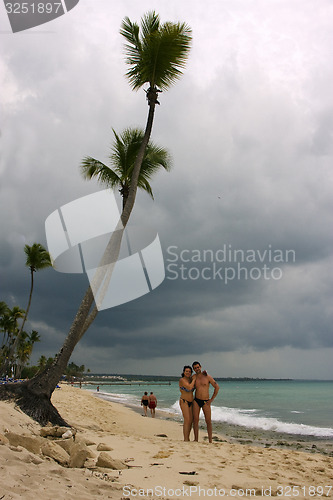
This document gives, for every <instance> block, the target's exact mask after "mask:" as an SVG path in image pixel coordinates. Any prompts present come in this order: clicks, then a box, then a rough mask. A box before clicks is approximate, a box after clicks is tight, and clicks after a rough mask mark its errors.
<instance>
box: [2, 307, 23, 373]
mask: <svg viewBox="0 0 333 500" xmlns="http://www.w3.org/2000/svg"><path fill="white" fill-rule="evenodd" d="M24 314H25V311H24V310H23V309H20V308H19V307H18V306H14V307H13V308H12V309H10V308H9V307H8V306H7V305H6V304H5V303H4V302H2V303H1V314H0V330H1V331H2V332H3V341H2V346H1V352H0V375H1V376H2V375H11V365H12V363H13V361H14V359H15V350H16V346H17V344H18V341H19V338H20V333H19V328H18V320H19V319H21V318H23V317H24Z"/></svg>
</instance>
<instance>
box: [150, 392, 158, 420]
mask: <svg viewBox="0 0 333 500" xmlns="http://www.w3.org/2000/svg"><path fill="white" fill-rule="evenodd" d="M148 406H149V408H150V413H151V416H152V418H155V408H156V406H157V398H156V396H155V394H154V393H153V392H151V393H150V395H149V396H148Z"/></svg>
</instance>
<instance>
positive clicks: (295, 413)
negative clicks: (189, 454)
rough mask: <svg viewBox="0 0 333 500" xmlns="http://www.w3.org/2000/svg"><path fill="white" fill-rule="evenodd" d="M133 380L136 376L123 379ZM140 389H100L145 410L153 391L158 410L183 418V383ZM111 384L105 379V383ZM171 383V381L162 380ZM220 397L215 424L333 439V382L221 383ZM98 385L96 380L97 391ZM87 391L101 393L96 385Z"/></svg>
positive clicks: (111, 397) (151, 383)
mask: <svg viewBox="0 0 333 500" xmlns="http://www.w3.org/2000/svg"><path fill="white" fill-rule="evenodd" d="M122 377H124V379H126V380H127V381H131V380H132V381H133V377H131V376H126V375H123V376H122ZM137 378H138V377H135V379H136V380H135V381H133V383H134V385H123V384H121V385H100V395H101V396H103V397H104V398H106V399H109V400H111V401H117V402H120V403H123V404H127V405H132V406H138V407H139V406H140V401H141V396H142V394H143V392H144V391H147V392H148V393H149V392H150V391H153V392H154V394H155V395H156V396H157V399H158V409H159V410H162V411H167V412H171V413H173V414H174V415H175V417H177V416H181V412H180V408H179V403H178V400H179V388H178V382H176V381H172V382H170V385H154V384H158V383H159V380H158V379H157V378H156V379H155V380H152V379H151V377H150V378H149V380H146V381H145V377H144V376H142V377H141V381H140V384H141V385H137V384H138V383H139V382H138V380H137ZM107 380H108V379H105V378H104V379H102V378H101V379H100V380H99V382H100V383H101V384H102V383H103V384H105V383H106V382H107ZM160 382H161V383H163V384H165V383H166V381H165V379H163V380H160ZM218 383H219V385H220V392H219V394H218V397H217V398H216V399H215V400H214V402H213V404H212V419H213V421H214V422H218V423H226V424H233V425H240V426H242V427H247V428H251V429H263V430H270V431H277V432H286V433H289V434H295V435H296V434H297V435H299V434H301V435H309V436H311V435H312V436H319V437H328V438H332V439H333V382H332V381H323V382H321V381H303V380H302V381H300V380H244V381H240V380H231V381H220V380H218ZM97 385H98V381H96V386H97ZM85 388H86V389H90V390H92V388H93V389H94V390H95V389H96V388H95V387H94V386H89V385H88V386H86V387H85Z"/></svg>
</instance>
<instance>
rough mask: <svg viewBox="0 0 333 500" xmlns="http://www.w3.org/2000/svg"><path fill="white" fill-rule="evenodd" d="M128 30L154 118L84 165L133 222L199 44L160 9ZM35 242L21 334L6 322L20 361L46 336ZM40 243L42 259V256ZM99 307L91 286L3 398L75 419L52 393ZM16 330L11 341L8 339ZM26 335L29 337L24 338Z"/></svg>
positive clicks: (56, 417) (132, 67)
mask: <svg viewBox="0 0 333 500" xmlns="http://www.w3.org/2000/svg"><path fill="white" fill-rule="evenodd" d="M120 35H121V37H123V40H124V41H125V44H124V50H125V62H126V64H127V66H128V71H127V72H126V78H127V80H128V82H129V84H130V87H131V88H132V89H133V90H135V91H137V90H138V89H142V88H143V90H144V99H145V100H146V102H147V105H148V115H147V120H146V125H145V128H144V129H139V128H133V127H130V126H129V127H127V128H126V129H125V130H124V131H123V132H122V133H119V134H117V133H116V132H115V131H114V130H113V134H114V142H113V146H112V150H111V154H110V155H109V161H108V165H105V164H104V163H103V162H101V161H100V160H98V159H95V158H92V157H90V156H87V157H85V158H84V159H83V160H82V162H81V165H80V173H81V175H82V176H83V177H84V178H85V179H87V180H89V179H93V178H95V179H97V180H98V181H99V182H100V184H101V185H103V186H104V187H108V188H111V189H115V190H118V191H119V192H120V195H121V197H122V213H121V216H120V219H121V220H120V223H121V225H122V227H123V228H125V227H126V225H127V223H128V221H129V219H130V216H131V213H132V210H133V208H134V205H135V199H136V193H137V189H138V188H140V189H142V190H144V191H146V192H147V193H148V194H149V195H150V196H151V197H153V191H152V187H151V180H152V178H153V176H154V174H155V173H156V172H157V171H158V170H159V169H160V168H163V169H165V170H166V171H169V170H170V167H171V157H170V155H169V153H168V152H167V151H166V150H165V149H164V148H163V147H161V146H158V145H156V144H155V143H154V142H153V141H151V139H150V138H151V133H152V129H153V122H154V115H155V109H156V105H159V104H160V101H162V96H161V93H162V92H163V101H164V92H165V91H167V90H168V89H169V88H170V87H171V86H172V85H173V84H175V83H176V82H177V80H178V79H179V78H180V77H181V76H182V72H183V70H184V68H185V65H186V62H187V59H188V56H189V52H190V48H191V43H192V31H191V28H190V27H189V26H188V25H187V24H186V23H184V22H170V21H167V22H164V23H162V22H161V20H160V17H159V15H158V14H157V13H156V12H154V11H152V12H148V13H146V14H144V15H143V17H142V18H141V21H140V24H137V23H136V22H132V21H131V20H130V19H129V18H128V17H126V18H125V19H124V20H123V21H122V23H121V28H120ZM96 125H97V126H98V124H96ZM116 233H119V234H118V240H115V239H114V238H116V236H115V234H116ZM119 235H120V236H119ZM121 237H122V232H121V231H114V233H113V235H112V237H111V239H110V242H109V244H108V245H107V248H106V251H105V255H104V257H105V258H108V259H110V254H112V258H113V260H109V262H111V261H112V262H115V261H116V258H114V257H117V255H118V253H117V252H118V251H119V248H120V242H121V241H119V238H121ZM32 248H33V247H31V249H30V251H29V252H28V251H26V254H27V266H28V267H29V268H30V271H31V290H30V295H29V300H28V306H27V309H26V310H25V311H22V310H20V311H16V312H15V314H16V319H12V320H11V321H12V322H13V324H14V323H15V321H16V326H15V327H13V328H14V330H15V328H16V335H15V334H13V333H12V330H11V328H9V327H8V328H7V329H6V330H4V326H3V325H1V326H2V331H3V332H4V336H6V339H7V340H6V346H7V347H6V348H7V349H9V350H10V349H11V348H13V347H14V345H15V350H16V351H17V356H18V365H19V366H20V363H21V364H23V363H24V360H25V359H26V357H28V356H29V347H28V345H26V346H25V347H24V342H26V343H28V344H29V342H30V343H33V342H36V341H38V340H39V339H38V334H37V332H35V333H34V332H32V333H31V334H30V336H29V337H25V336H22V334H23V327H24V325H25V322H26V319H27V316H28V312H29V309H30V303H31V296H32V291H33V273H34V272H35V271H36V270H38V269H42V268H43V267H47V266H48V265H50V262H49V261H48V260H47V257H46V255H45V254H44V255H41V253H40V252H39V251H38V249H36V248H34V249H33V250H32ZM35 251H36V253H37V255H38V256H39V257H40V260H38V259H36V260H34V252H35ZM112 252H113V253H112ZM28 254H29V255H28ZM28 262H29V263H28ZM98 279H99V280H100V281H102V280H103V279H104V276H100V277H97V280H98ZM1 304H2V303H1ZM1 304H0V305H1ZM2 307H3V308H4V307H5V306H2ZM97 313H98V310H97V307H96V305H95V304H94V294H93V291H92V289H91V287H90V286H89V287H88V289H87V290H86V292H85V294H84V296H83V299H82V301H81V303H80V305H79V307H78V310H77V313H76V315H75V317H74V320H73V322H72V325H71V326H70V328H69V331H68V334H67V337H66V338H65V341H64V343H63V345H62V347H61V348H60V350H59V352H58V354H57V355H56V356H55V357H54V359H53V360H51V361H52V362H49V363H46V362H45V363H44V361H45V360H43V363H40V370H39V372H38V373H37V374H36V375H35V376H34V377H32V378H31V379H28V380H24V381H22V382H19V383H8V384H4V385H1V386H0V399H2V400H14V401H15V402H16V404H17V406H18V407H20V408H21V410H22V411H24V412H25V413H26V414H27V415H29V416H31V417H32V418H33V419H35V420H36V421H37V422H39V423H40V424H41V425H45V424H47V423H48V422H50V423H51V424H54V425H68V424H67V422H66V421H65V420H64V419H63V418H62V417H61V415H60V414H59V412H58V410H57V409H56V408H55V407H54V406H53V404H52V403H51V396H52V393H53V391H54V389H55V388H56V386H57V384H58V382H59V380H60V379H61V376H62V375H63V374H64V373H65V371H66V368H67V366H68V363H69V360H70V357H71V355H72V353H73V351H74V349H75V346H76V345H77V343H78V342H79V340H80V339H81V338H82V336H83V335H84V333H85V332H86V331H87V329H88V328H89V326H90V325H91V323H92V322H93V320H94V319H95V317H96V316H97ZM8 314H9V313H8ZM11 314H14V312H12V313H11ZM2 317H3V316H1V318H2ZM18 317H20V318H21V319H23V321H22V324H21V326H20V327H18V326H17V321H18ZM9 338H10V342H8V339H9ZM20 339H21V340H20ZM29 339H30V340H29ZM21 342H23V344H22V345H21ZM30 354H31V352H30Z"/></svg>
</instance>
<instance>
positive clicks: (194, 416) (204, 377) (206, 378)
mask: <svg viewBox="0 0 333 500" xmlns="http://www.w3.org/2000/svg"><path fill="white" fill-rule="evenodd" d="M192 367H193V370H194V371H195V374H194V375H192ZM192 367H191V366H189V365H186V366H184V369H183V373H182V377H181V379H180V380H179V390H180V400H179V404H180V408H181V410H182V413H183V417H184V424H183V433H184V441H189V440H190V432H191V428H192V425H193V431H194V441H198V439H199V415H200V410H201V409H202V411H203V413H204V416H205V420H206V425H207V433H208V440H209V442H210V443H211V442H212V437H213V430H212V418H211V407H210V405H211V402H212V401H213V400H214V399H215V398H216V396H217V393H218V392H219V389H220V388H219V386H218V384H217V382H216V381H215V380H214V379H213V377H211V376H210V375H208V373H207V372H206V370H204V371H201V365H200V363H199V361H194V362H193V363H192ZM209 385H212V387H214V392H213V395H212V397H211V398H210V397H209ZM193 391H195V395H193Z"/></svg>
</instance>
